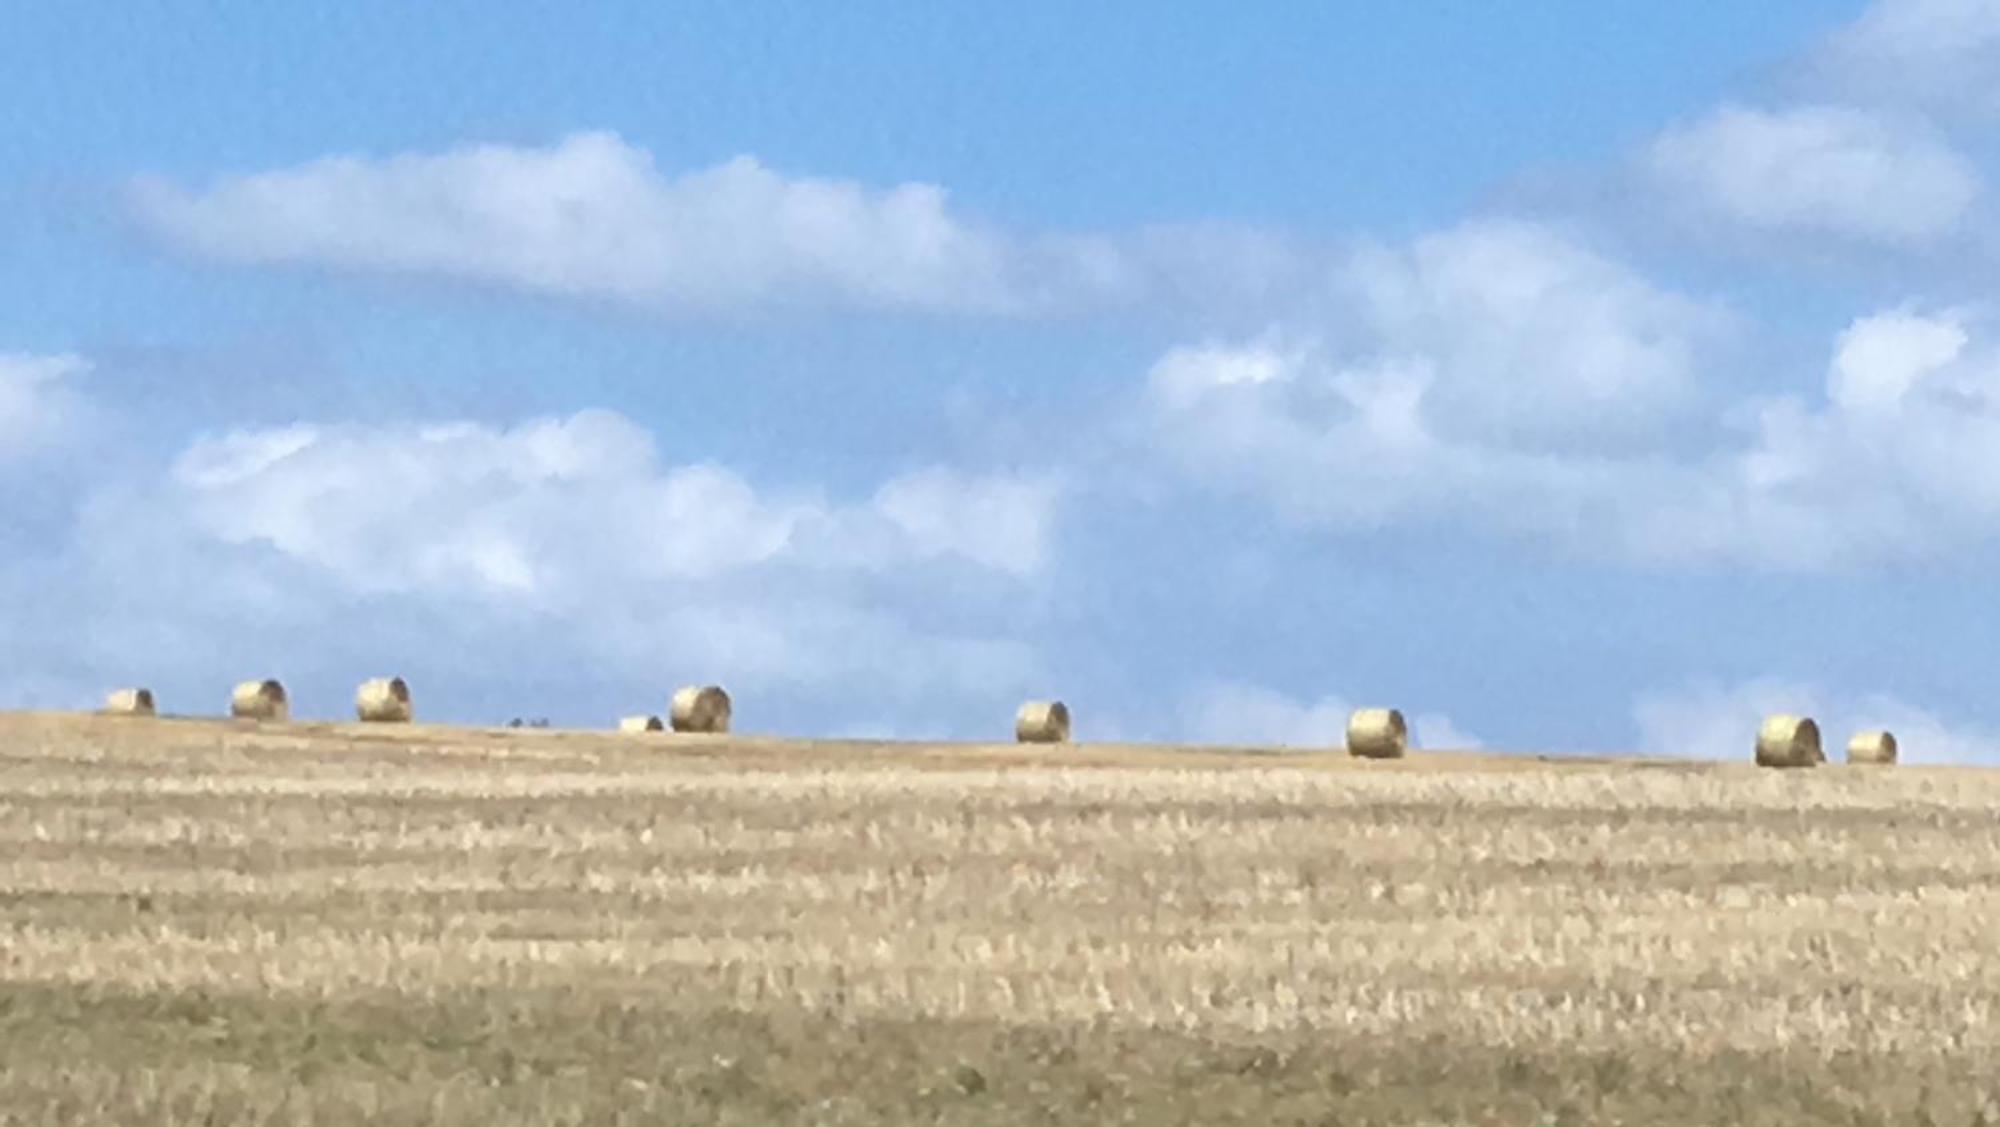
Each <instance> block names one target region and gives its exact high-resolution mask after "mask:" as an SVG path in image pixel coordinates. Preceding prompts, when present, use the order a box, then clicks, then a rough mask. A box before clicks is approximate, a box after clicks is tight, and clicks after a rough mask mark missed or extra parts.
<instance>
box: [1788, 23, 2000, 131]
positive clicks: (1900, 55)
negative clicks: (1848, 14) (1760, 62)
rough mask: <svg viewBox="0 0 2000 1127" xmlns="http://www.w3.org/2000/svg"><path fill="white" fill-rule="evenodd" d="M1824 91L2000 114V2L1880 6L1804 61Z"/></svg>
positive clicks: (1830, 39)
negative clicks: (1997, 75) (1999, 77)
mask: <svg viewBox="0 0 2000 1127" xmlns="http://www.w3.org/2000/svg"><path fill="white" fill-rule="evenodd" d="M1806 67H1807V70H1808V71H1809V72H1810V73H1812V74H1814V75H1815V76H1816V77H1817V78H1818V80H1819V81H1820V83H1821V84H1822V85H1824V86H1827V87H1830V88H1834V89H1838V90H1841V91H1842V92H1843V93H1845V94H1847V95H1849V96H1855V95H1865V96H1868V97H1871V98H1876V99H1881V100H1885V101H1910V102H1916V103H1922V104H1926V105H1928V106H1930V107H1933V108H1936V109H1939V110H1941V111H1944V112H1946V113H1951V114H1957V113H1964V112H1968V111H1970V112H1974V113H1993V112H2000V85H1996V84H1995V83H1994V81H1993V76H1994V74H1995V73H2000V3H1995V2H1994V0H1878V2H1877V3H1875V4H1874V5H1873V6H1871V7H1870V8H1869V9H1868V11H1866V12H1865V13H1863V14H1862V16H1861V17H1860V18H1859V19H1857V20H1855V21H1854V22H1853V23H1851V24H1849V25H1847V26H1846V27H1843V28H1841V29H1840V30H1839V31H1838V32H1836V33H1835V34H1834V35H1832V36H1831V37H1830V38H1829V39H1828V40H1827V41H1826V42H1825V43H1823V44H1821V45H1820V47H1819V49H1817V50H1816V51H1814V52H1813V53H1812V54H1811V55H1810V56H1809V57H1808V59H1807V60H1806Z"/></svg>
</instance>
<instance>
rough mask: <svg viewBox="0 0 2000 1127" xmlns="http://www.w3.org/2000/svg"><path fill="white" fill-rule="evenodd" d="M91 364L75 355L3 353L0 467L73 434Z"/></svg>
mask: <svg viewBox="0 0 2000 1127" xmlns="http://www.w3.org/2000/svg"><path fill="white" fill-rule="evenodd" d="M88 369H89V366H88V365H87V364H85V363H84V362H83V361H82V360H81V359H79V358H77V357H75V356H28V355H23V354H19V353H11V354H10V353H0V466H4V465H5V464H6V463H8V462H10V461H17V460H20V459H23V458H26V457H27V456H29V455H31V454H35V453H38V452H41V451H44V450H47V449H48V448H50V447H51V446H54V445H56V444H57V443H59V442H60V441H61V440H62V439H63V438H64V436H66V435H67V434H69V433H70V430H71V427H72V426H73V424H74V423H75V422H76V421H77V414H78V410H79V408H80V406H81V400H80V399H79V398H78V396H77V394H76V392H75V390H74V387H73V385H74V383H75V380H76V378H77V377H78V376H80V375H82V374H83V373H84V372H86V371H87V370H88Z"/></svg>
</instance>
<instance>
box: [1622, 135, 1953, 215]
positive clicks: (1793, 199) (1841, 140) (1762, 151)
mask: <svg viewBox="0 0 2000 1127" xmlns="http://www.w3.org/2000/svg"><path fill="white" fill-rule="evenodd" d="M1645 162H1646V165H1647V167H1648V169H1649V171H1650V172H1651V174H1652V175H1653V176H1654V177H1655V178H1657V179H1658V181H1659V182H1660V183H1661V185H1662V186H1663V187H1664V188H1665V189H1666V190H1668V191H1669V192H1671V193H1673V195H1674V199H1675V202H1676V203H1680V204H1683V205H1687V206H1691V208H1692V209H1693V210H1696V211H1698V212H1704V213H1706V214H1708V215H1711V216H1715V217H1719V218H1721V219H1722V220H1724V221H1726V222H1729V223H1733V224H1739V225H1742V226H1746V227H1750V228H1758V229H1767V230H1774V231H1788V232H1797V233H1802V234H1807V235H1825V236H1834V237H1838V238H1843V239H1853V240H1860V241H1864V242H1870V243H1876V244H1883V245H1891V246H1903V245H1916V244H1922V243H1927V242H1932V241H1935V240H1937V239H1939V238H1940V237H1942V236H1944V235H1946V234H1948V233H1950V232H1951V231H1953V230H1954V229H1955V228H1957V227H1958V226H1959V225H1960V224H1961V221H1962V220H1963V219H1964V217H1965V215H1966V213H1967V211H1968V210H1969V209H1970V208H1971V206H1972V205H1973V203H1974V201H1975V199H1976V198H1977V197H1978V195H1979V192H1980V182H1979V176H1978V174H1977V172H1976V171H1975V170H1974V169H1973V167H1972V165H1971V164H1970V162H1969V161H1968V160H1967V159H1966V158H1965V157H1964V156H1962V155H1960V154H1959V153H1958V152H1957V151H1956V150H1954V149H1953V148H1952V147H1951V146H1950V145H1949V144H1948V143H1947V142H1946V141H1945V140H1944V139H1943V138H1942V137H1941V136H1939V135H1938V134H1937V132H1936V131H1935V130H1933V129H1931V128H1930V127H1929V126H1927V125H1925V124H1923V123H1922V122H1921V121H1917V120H1913V119H1909V118H1903V117H1894V118H1892V117H1889V116H1885V115H1883V114H1881V113H1876V112H1870V111H1864V110H1859V109H1853V108H1848V107H1842V106H1796V107H1790V108H1786V109H1782V110H1758V109H1749V108H1744V107H1740V106H1724V107H1722V108H1720V109H1717V110H1716V111H1714V112H1713V113H1711V114H1709V115H1708V116H1707V117H1704V118H1702V119H1701V120H1699V121H1696V122H1694V123H1692V124H1688V125H1684V126H1680V127H1677V128H1673V129H1670V130H1668V131H1666V132H1665V133H1662V134H1661V135H1660V136H1658V137H1657V138H1655V139H1654V141H1653V142H1652V144H1651V145H1650V146H1649V148H1648V150H1647V152H1646V155H1645Z"/></svg>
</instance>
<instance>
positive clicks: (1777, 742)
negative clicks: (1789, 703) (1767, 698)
mask: <svg viewBox="0 0 2000 1127" xmlns="http://www.w3.org/2000/svg"><path fill="white" fill-rule="evenodd" d="M1824 762H1826V752H1825V751H1823V750H1821V748H1820V743H1819V724H1818V723H1817V722H1816V721H1814V720H1813V719H1812V717H1810V716H1792V715H1789V714H1787V713H1778V714H1776V715H1773V716H1767V717H1765V718H1764V724H1763V726H1762V727H1760V728H1758V729H1757V766H1759V767H1816V766H1818V765H1819V764H1821V763H1824Z"/></svg>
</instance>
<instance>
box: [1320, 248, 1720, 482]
mask: <svg viewBox="0 0 2000 1127" xmlns="http://www.w3.org/2000/svg"><path fill="white" fill-rule="evenodd" d="M1342 273H1343V280H1344V284H1343V286H1342V288H1341V296H1342V297H1344V298H1347V299H1348V300H1350V301H1351V302H1352V303H1353V305H1354V306H1355V307H1356V308H1357V309H1358V311H1359V317H1360V325H1359V328H1358V331H1359V332H1361V333H1363V334H1365V339H1364V342H1363V343H1362V345H1361V347H1360V348H1358V349H1345V350H1341V349H1336V350H1337V351H1340V352H1343V353H1344V354H1345V355H1344V359H1345V361H1346V362H1347V364H1348V365H1349V366H1351V367H1358V368H1373V369H1378V370H1381V369H1395V370H1398V371H1401V372H1405V373H1409V374H1410V378H1413V379H1418V380H1420V381H1421V382H1423V383H1424V384H1425V390H1424V400H1425V403H1426V406H1427V410H1428V412H1429V417H1430V419H1431V421H1432V423H1433V424H1434V425H1435V426H1436V427H1438V428H1439V429H1440V430H1441V431H1442V432H1444V433H1445V434H1447V435H1453V436H1470V435H1476V436H1479V437H1480V438H1482V439H1485V440H1494V441H1502V442H1506V443H1508V444H1510V445H1518V446H1524V447H1538V446H1539V447H1547V446H1567V445H1577V444H1583V445H1600V444H1606V443H1616V444H1619V445H1626V444H1629V443H1631V442H1633V441H1635V440H1637V439H1640V438H1642V437H1643V436H1644V435H1646V434H1647V433H1649V432H1653V431H1656V430H1657V429H1658V428H1660V427H1661V426H1662V425H1664V424H1666V423H1668V422H1670V421H1671V419H1672V417H1673V415H1674V414H1675V413H1676V412H1678V411H1680V410H1683V409H1685V408H1686V407H1687V406H1689V401H1690V399H1691V398H1692V396H1693V393H1694V392H1695V390H1696V386H1697V373H1696V370H1695V356H1696V354H1697V351H1698V349H1699V348H1700V347H1701V346H1702V345H1703V344H1704V343H1705V342H1706V341H1707V340H1709V339H1711V338H1713V337H1715V336H1716V335H1718V334H1720V333H1721V332H1723V331H1724V330H1725V328H1726V322H1725V318H1724V317H1723V316H1722V314H1721V313H1720V312H1719V310H1717V309H1716V308H1714V307H1711V306H1708V305H1705V304H1703V303H1701V302H1697V301H1694V300H1692V299H1689V298H1687V297H1684V296H1682V295H1680V294H1676V293H1673V292H1670V291H1667V290H1663V289H1661V288H1659V287H1657V286H1655V285H1653V284H1652V283H1650V282H1648V281H1647V280H1646V279H1645V278H1643V277H1642V276H1640V275H1639V274H1637V273H1636V272H1634V271H1633V270H1631V269H1630V268H1628V267H1626V266H1624V265H1623V264H1621V263H1618V262H1616V261H1614V260H1612V259H1609V258H1606V257H1604V256H1603V255H1600V254H1598V253H1597V252H1595V251H1594V250H1592V249H1591V248H1590V247H1589V246H1587V245H1585V244H1584V243H1582V242H1580V241H1578V240H1577V239H1575V238H1573V237H1571V236H1570V235H1568V234H1566V233H1565V232H1563V231H1561V230H1560V229H1557V228H1553V227H1550V226H1547V225H1545V224H1539V223H1532V222H1527V221H1521V220H1507V219H1485V220H1478V221H1473V222H1468V223H1465V224H1462V225H1460V226H1458V227H1454V228H1451V229H1448V230H1445V231H1440V232H1436V233H1433V234H1430V235H1426V236H1423V237H1421V238H1418V239H1416V240H1414V241H1413V242H1411V243H1409V244H1408V245H1405V246H1398V247H1386V246H1377V247H1374V248H1371V249H1368V250H1364V251H1363V252H1361V253H1360V254H1358V255H1356V256H1355V257H1354V259H1353V260H1352V261H1351V262H1350V263H1348V264H1347V266H1346V268H1345V270H1344V271H1343V272H1342Z"/></svg>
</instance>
